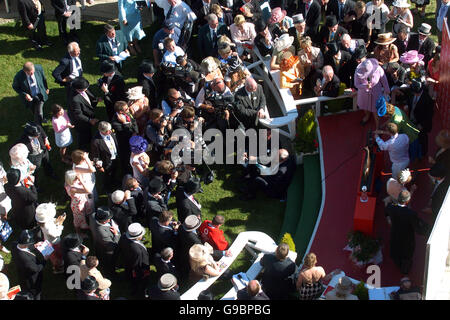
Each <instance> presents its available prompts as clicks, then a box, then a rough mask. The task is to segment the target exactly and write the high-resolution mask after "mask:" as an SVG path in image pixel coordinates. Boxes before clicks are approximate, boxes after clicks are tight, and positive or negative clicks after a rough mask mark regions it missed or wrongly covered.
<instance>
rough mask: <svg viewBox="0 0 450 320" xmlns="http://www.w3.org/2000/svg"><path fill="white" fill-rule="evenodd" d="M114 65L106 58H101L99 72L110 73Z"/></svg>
mask: <svg viewBox="0 0 450 320" xmlns="http://www.w3.org/2000/svg"><path fill="white" fill-rule="evenodd" d="M114 70H115V67H114V64H113V63H112V62H109V61H108V60H103V61H102V63H101V65H100V72H101V73H112V72H114Z"/></svg>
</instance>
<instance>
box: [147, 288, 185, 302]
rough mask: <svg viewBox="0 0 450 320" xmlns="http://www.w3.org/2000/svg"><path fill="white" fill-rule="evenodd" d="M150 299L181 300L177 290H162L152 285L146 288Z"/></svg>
mask: <svg viewBox="0 0 450 320" xmlns="http://www.w3.org/2000/svg"><path fill="white" fill-rule="evenodd" d="M148 295H149V299H150V300H181V299H180V294H179V293H178V292H177V291H173V290H168V291H162V290H161V289H159V288H158V286H153V287H151V288H150V289H149V290H148Z"/></svg>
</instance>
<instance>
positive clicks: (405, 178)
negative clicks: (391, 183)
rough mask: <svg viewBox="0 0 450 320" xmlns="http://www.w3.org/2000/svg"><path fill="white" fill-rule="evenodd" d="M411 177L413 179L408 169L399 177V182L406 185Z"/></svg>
mask: <svg viewBox="0 0 450 320" xmlns="http://www.w3.org/2000/svg"><path fill="white" fill-rule="evenodd" d="M409 177H411V172H410V171H409V169H408V168H406V169H405V170H402V171H401V172H400V174H399V175H398V182H400V183H401V184H404V183H405V182H406V181H408V179H409Z"/></svg>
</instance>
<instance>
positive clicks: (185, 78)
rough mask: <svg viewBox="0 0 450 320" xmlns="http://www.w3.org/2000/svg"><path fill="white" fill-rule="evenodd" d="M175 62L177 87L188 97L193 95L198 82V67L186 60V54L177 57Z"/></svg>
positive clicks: (191, 61)
mask: <svg viewBox="0 0 450 320" xmlns="http://www.w3.org/2000/svg"><path fill="white" fill-rule="evenodd" d="M176 62H177V64H176V66H175V78H176V79H177V87H179V88H181V89H183V90H184V91H186V92H187V93H189V94H190V95H195V94H196V93H197V91H198V86H199V81H200V72H201V71H200V65H199V64H198V63H196V62H195V61H193V60H191V59H188V57H187V54H185V55H184V56H178V57H177V58H176Z"/></svg>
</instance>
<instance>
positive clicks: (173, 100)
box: [161, 88, 194, 121]
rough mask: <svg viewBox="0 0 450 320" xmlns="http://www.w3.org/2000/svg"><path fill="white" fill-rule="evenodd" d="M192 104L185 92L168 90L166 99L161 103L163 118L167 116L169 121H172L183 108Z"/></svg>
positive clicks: (173, 89)
mask: <svg viewBox="0 0 450 320" xmlns="http://www.w3.org/2000/svg"><path fill="white" fill-rule="evenodd" d="M193 104H194V101H193V100H192V98H191V97H190V96H188V95H187V94H186V93H185V92H182V91H181V92H180V91H179V90H177V89H175V88H170V89H169V91H168V92H167V99H164V100H163V101H162V102H161V109H162V110H163V113H164V116H168V117H169V120H170V121H172V120H173V119H174V118H175V117H176V116H178V115H179V114H180V112H181V111H182V110H183V108H184V106H187V105H193Z"/></svg>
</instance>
